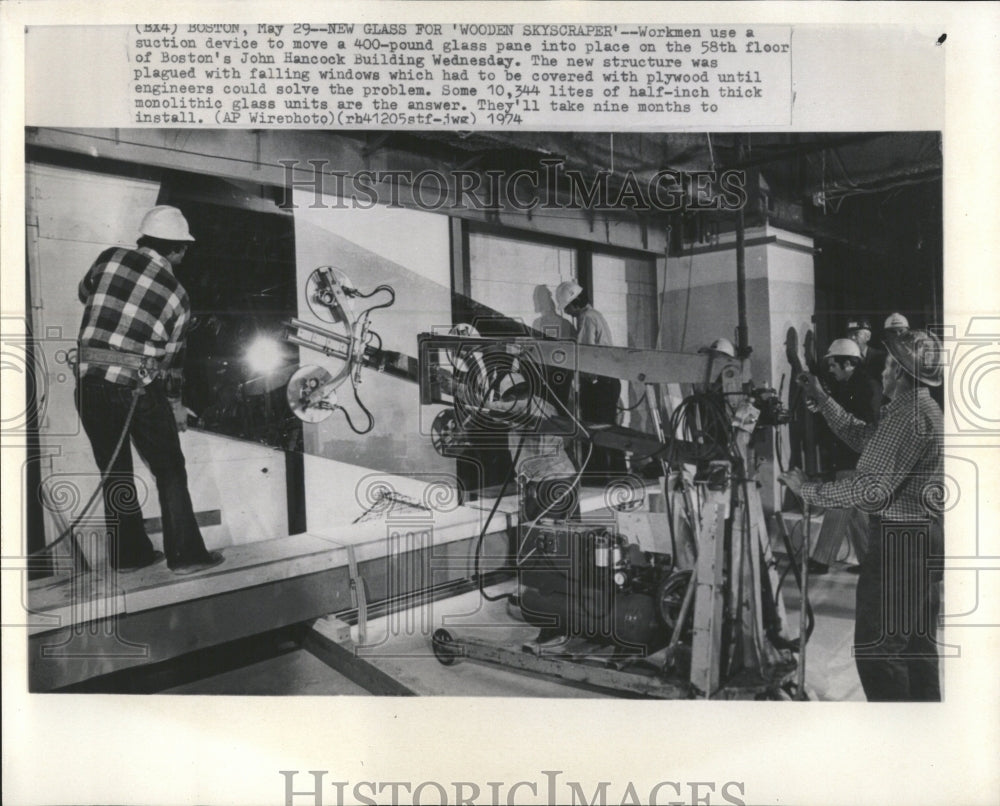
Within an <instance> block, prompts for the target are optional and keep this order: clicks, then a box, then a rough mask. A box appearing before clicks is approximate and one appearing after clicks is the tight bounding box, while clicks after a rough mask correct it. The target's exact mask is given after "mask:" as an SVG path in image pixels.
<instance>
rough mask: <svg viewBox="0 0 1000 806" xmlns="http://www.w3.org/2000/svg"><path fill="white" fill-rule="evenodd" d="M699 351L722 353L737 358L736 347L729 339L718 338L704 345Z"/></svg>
mask: <svg viewBox="0 0 1000 806" xmlns="http://www.w3.org/2000/svg"><path fill="white" fill-rule="evenodd" d="M698 352H699V353H722V355H728V356H729V357H730V358H736V348H735V347H733V343H732V342H731V341H730V340H729V339H716V340H715V341H713V342H712V343H711V344H710V345H708V347H702V348H701V349H700V350H698Z"/></svg>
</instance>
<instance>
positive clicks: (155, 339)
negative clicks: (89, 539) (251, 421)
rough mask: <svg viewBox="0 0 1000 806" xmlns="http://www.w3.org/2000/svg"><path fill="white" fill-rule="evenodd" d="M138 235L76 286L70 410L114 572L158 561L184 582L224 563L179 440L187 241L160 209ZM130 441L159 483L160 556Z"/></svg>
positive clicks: (183, 228) (176, 213)
mask: <svg viewBox="0 0 1000 806" xmlns="http://www.w3.org/2000/svg"><path fill="white" fill-rule="evenodd" d="M139 232H140V238H139V240H138V242H137V244H136V247H135V248H134V249H126V248H122V247H117V248H111V249H106V250H105V251H104V252H102V253H101V254H100V256H99V257H98V258H97V260H96V261H95V262H94V265H93V266H91V267H90V270H89V271H88V272H87V274H86V276H85V277H84V278H83V280H82V281H81V282H80V288H79V296H80V301H81V302H82V303H84V306H85V307H84V312H83V322H82V323H81V325H80V337H79V348H78V357H77V360H78V366H77V377H78V380H77V388H76V406H77V411H79V413H80V419H81V421H82V422H83V427H84V430H85V431H86V432H87V437H88V438H89V439H90V444H91V447H92V448H93V451H94V458H95V459H96V460H97V465H98V467H99V468H100V470H101V472H102V473H103V474H104V481H103V493H104V510H105V516H106V519H107V534H108V551H109V562H110V563H111V565H112V567H114V568H116V569H118V570H119V571H123V572H125V571H134V570H137V569H139V568H145V567H146V566H149V565H152V564H153V563H155V562H158V561H159V560H161V559H163V556H164V553H165V554H166V559H167V565H168V567H169V568H170V569H171V570H172V571H173V572H174V573H177V574H191V573H194V572H196V571H202V570H204V569H206V568H211V567H212V566H215V565H218V564H219V563H221V562H222V561H223V557H222V555H221V554H220V553H219V552H209V551H208V550H207V549H206V548H205V543H204V541H203V539H202V536H201V532H200V530H199V528H198V523H197V521H196V520H195V515H194V509H193V507H192V505H191V496H190V494H189V493H188V488H187V472H186V470H185V467H184V454H183V453H182V452H181V446H180V439H179V438H178V435H177V433H178V430H182V431H183V430H184V429H185V428H186V427H187V409H186V408H185V407H184V404H183V403H182V402H181V386H182V382H183V374H182V367H181V360H182V355H183V350H184V338H185V335H186V332H187V328H188V325H189V323H190V320H191V303H190V301H189V299H188V295H187V292H186V291H185V290H184V288H183V286H181V284H180V283H179V282H178V280H177V278H176V277H175V276H174V269H175V268H176V267H177V266H179V265H180V263H181V261H182V260H183V259H184V255H185V253H186V252H187V248H188V245H189V244H190V243H192V242H193V241H194V238H193V237H191V233H190V231H189V229H188V224H187V221H186V220H185V218H184V216H183V214H182V213H181V211H180V210H178V209H177V208H176V207H169V206H165V205H161V206H158V207H154V208H153V209H152V210H150V211H149V212H147V213H146V215H145V216H144V217H143V219H142V223H141V225H140V227H139ZM133 407H134V410H133ZM130 412H131V416H130ZM129 438H131V442H132V444H134V445H135V448H136V450H137V451H138V453H139V455H140V456H141V457H142V459H143V461H144V462H145V463H146V464H147V465H148V466H149V469H150V471H151V472H152V474H153V476H154V478H155V479H156V488H157V492H158V493H159V498H160V511H161V517H162V521H163V548H164V552H159V551H155V550H154V548H153V544H152V542H150V539H149V536H148V535H147V534H146V530H145V527H144V525H143V517H142V511H141V510H140V507H139V503H140V502H139V497H138V495H137V493H136V488H135V479H134V476H133V471H132V451H131V447H130V445H129ZM116 448H117V455H115V453H116ZM112 458H114V462H113V463H112ZM109 465H110V467H109Z"/></svg>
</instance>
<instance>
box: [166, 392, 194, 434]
mask: <svg viewBox="0 0 1000 806" xmlns="http://www.w3.org/2000/svg"><path fill="white" fill-rule="evenodd" d="M170 408H171V409H173V411H174V422H175V423H176V424H177V430H178V431H187V427H188V414H190V413H191V412H190V410H189V409H188V407H187V406H185V405H184V401H182V400H181V399H180V398H177V399H176V400H171V401H170Z"/></svg>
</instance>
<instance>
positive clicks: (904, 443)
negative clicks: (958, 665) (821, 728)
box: [781, 330, 945, 701]
mask: <svg viewBox="0 0 1000 806" xmlns="http://www.w3.org/2000/svg"><path fill="white" fill-rule="evenodd" d="M885 346H886V348H887V350H888V355H887V357H886V362H885V368H884V370H883V372H882V387H883V394H884V395H885V397H886V398H889V399H890V402H889V403H888V404H887V405H884V406H883V407H882V410H881V413H880V415H879V421H878V424H877V425H876V424H866V423H864V422H862V421H861V420H859V419H857V418H855V417H852V416H851V415H849V414H848V413H847V412H845V411H844V410H843V409H842V408H841V407H840V406H839V405H838V404H837V403H836V402H835V401H834V400H833V399H832V398H831V397H830V396H829V395H828V394H827V393H826V392H825V390H824V389H823V387H822V386H821V385H820V383H819V382H818V380H817V379H816V378H814V377H812V376H807V378H805V379H803V382H804V385H805V387H806V394H807V395H808V396H809V397H810V398H811V399H812V400H813V401H814V402H815V403H816V404H817V405H818V408H819V411H820V412H821V413H822V414H823V417H824V418H825V419H826V421H827V423H829V425H830V428H831V429H832V430H833V432H834V433H835V434H836V435H837V436H838V437H840V438H841V439H842V440H844V441H845V442H846V443H847V444H848V445H850V446H851V447H852V448H854V449H855V450H857V451H858V452H859V453H860V457H859V459H858V463H857V466H856V468H855V471H854V473H853V474H852V475H851V476H849V477H847V478H844V479H841V480H838V481H833V482H828V483H824V484H820V483H816V482H809V481H807V480H806V478H805V476H804V474H803V473H802V471H801V470H799V469H795V470H790V471H788V472H787V473H783V474H782V475H781V480H782V481H783V482H784V483H785V484H787V485H788V486H789V488H790V489H791V490H792V491H793V492H794V493H795V494H796V495H798V496H799V497H800V498H801V499H802V500H803V501H804V502H805V503H806V504H811V505H816V506H822V507H858V508H860V509H862V510H864V511H866V512H868V514H869V519H868V540H869V547H868V554H867V555H866V557H865V558H864V560H863V561H862V564H861V571H860V575H859V577H858V588H857V594H856V610H855V623H854V624H855V626H854V655H855V663H856V665H857V668H858V675H859V677H860V678H861V684H862V687H863V688H864V691H865V696H866V697H867V698H868V699H869V700H870V701H886V700H897V701H899V700H905V701H914V700H933V701H938V700H940V699H941V689H940V683H939V675H938V654H937V646H938V645H937V640H936V628H937V621H938V614H939V612H940V581H941V576H942V563H943V554H944V538H943V532H942V524H941V505H942V503H943V500H944V498H945V495H944V465H943V444H942V432H943V418H942V413H941V409H940V408H939V407H938V405H937V403H935V402H934V400H932V399H931V396H930V393H929V391H928V387H931V386H940V385H941V380H942V368H941V344H940V342H939V341H938V340H937V338H935V337H934V336H933V335H932V334H930V333H928V332H926V331H920V330H912V331H907V332H903V333H886V338H885Z"/></svg>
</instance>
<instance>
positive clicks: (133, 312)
mask: <svg viewBox="0 0 1000 806" xmlns="http://www.w3.org/2000/svg"><path fill="white" fill-rule="evenodd" d="M79 296H80V301H81V302H82V303H84V306H85V307H84V311H83V321H82V323H81V325H80V345H81V346H83V345H89V346H92V347H101V348H105V349H116V350H122V351H124V352H127V353H136V354H139V355H145V356H150V357H152V358H154V359H156V360H157V362H158V364H159V367H160V370H161V374H162V375H163V377H164V379H165V381H166V386H167V394H168V395H169V396H170V397H172V398H179V397H180V395H181V385H182V383H183V351H184V337H185V334H186V331H187V327H188V324H189V323H190V321H191V302H190V300H189V299H188V295H187V292H186V291H185V290H184V287H183V286H182V285H181V284H180V283H179V282H178V281H177V278H176V277H174V274H173V270H172V266H171V265H170V262H169V261H168V260H167V259H166V258H164V257H163V256H161V255H160V254H158V253H157V252H155V251H153V250H152V249H149V248H147V247H139V248H136V249H124V248H120V247H117V248H115V247H113V248H111V249H106V250H105V251H104V252H102V253H101V254H100V256H99V257H98V258H97V260H96V261H94V265H93V266H91V267H90V270H89V271H88V272H87V274H86V276H85V277H84V278H83V280H81V281H80V287H79ZM78 372H79V375H80V377H81V378H82V377H84V376H85V375H91V376H96V377H99V378H103V379H104V380H106V381H110V382H111V383H118V384H123V385H134V384H143V385H145V384H148V383H149V382H150V381H151V380H152V379H151V378H149V377H146V378H140V377H139V373H138V372H137V371H136V370H134V369H130V368H128V367H116V366H105V365H103V364H101V365H98V364H88V363H86V362H85V361H81V362H80V365H79V368H78Z"/></svg>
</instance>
